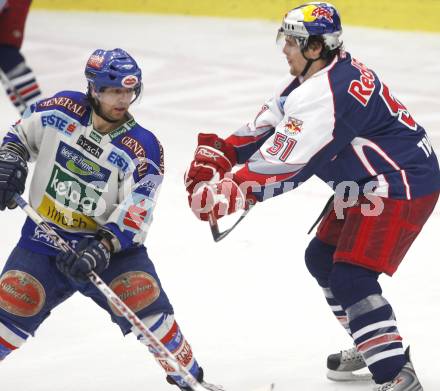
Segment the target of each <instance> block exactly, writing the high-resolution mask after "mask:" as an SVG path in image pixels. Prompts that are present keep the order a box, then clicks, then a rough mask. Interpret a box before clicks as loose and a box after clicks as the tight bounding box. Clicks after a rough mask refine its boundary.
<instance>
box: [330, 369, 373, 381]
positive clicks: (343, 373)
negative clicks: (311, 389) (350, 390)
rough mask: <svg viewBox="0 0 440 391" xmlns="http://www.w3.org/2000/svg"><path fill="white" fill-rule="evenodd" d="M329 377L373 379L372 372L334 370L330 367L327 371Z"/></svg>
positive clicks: (340, 379)
mask: <svg viewBox="0 0 440 391" xmlns="http://www.w3.org/2000/svg"><path fill="white" fill-rule="evenodd" d="M327 378H328V379H330V380H333V381H369V380H371V379H372V376H371V373H355V372H348V371H333V370H331V369H329V370H328V372H327Z"/></svg>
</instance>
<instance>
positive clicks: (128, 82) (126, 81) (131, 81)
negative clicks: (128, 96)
mask: <svg viewBox="0 0 440 391" xmlns="http://www.w3.org/2000/svg"><path fill="white" fill-rule="evenodd" d="M138 82H139V79H138V78H137V76H135V75H129V76H125V77H124V78H123V79H122V81H121V84H122V86H123V87H127V88H132V87H134V86H136V85H137V84H138Z"/></svg>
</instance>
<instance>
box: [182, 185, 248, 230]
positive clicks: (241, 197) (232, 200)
mask: <svg viewBox="0 0 440 391" xmlns="http://www.w3.org/2000/svg"><path fill="white" fill-rule="evenodd" d="M188 201H189V204H190V207H191V210H192V211H193V212H194V214H195V215H196V216H197V218H198V219H200V220H204V221H206V220H208V217H209V214H210V213H212V214H213V215H214V217H215V218H216V219H219V218H220V217H223V216H225V215H229V214H231V213H234V212H236V211H238V210H241V209H248V208H249V206H250V205H251V204H254V203H255V201H256V199H255V197H254V196H253V195H252V194H247V195H246V194H244V193H243V191H242V190H241V189H240V187H239V186H238V184H237V183H236V182H234V181H233V180H232V179H230V178H224V179H222V180H221V181H220V182H217V183H213V184H206V185H202V186H200V187H199V189H198V191H196V192H195V193H194V194H191V195H189V196H188Z"/></svg>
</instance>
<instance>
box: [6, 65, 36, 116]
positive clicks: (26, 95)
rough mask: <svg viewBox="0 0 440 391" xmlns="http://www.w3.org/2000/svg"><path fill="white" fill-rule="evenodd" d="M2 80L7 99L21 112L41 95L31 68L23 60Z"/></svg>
mask: <svg viewBox="0 0 440 391" xmlns="http://www.w3.org/2000/svg"><path fill="white" fill-rule="evenodd" d="M3 82H4V84H5V87H6V93H7V94H8V96H9V99H10V100H11V102H12V103H13V104H14V106H15V107H16V108H17V110H18V111H20V113H21V114H23V112H24V111H25V110H26V108H27V107H29V106H30V105H31V104H32V103H34V102H35V101H36V100H38V98H39V97H40V95H41V91H40V87H39V86H38V83H37V80H36V79H35V76H34V73H33V72H32V69H30V68H29V67H28V66H27V65H26V64H25V63H24V62H23V63H21V64H18V65H17V66H16V67H15V68H14V69H12V70H11V71H10V72H8V73H7V74H6V80H4V81H3Z"/></svg>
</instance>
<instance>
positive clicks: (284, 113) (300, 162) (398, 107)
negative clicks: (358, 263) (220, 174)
mask: <svg viewBox="0 0 440 391" xmlns="http://www.w3.org/2000/svg"><path fill="white" fill-rule="evenodd" d="M227 141H229V142H230V143H232V144H233V145H234V146H235V149H236V151H237V157H238V163H245V166H244V167H243V168H241V169H240V170H239V171H237V172H236V179H237V180H238V181H239V182H240V183H243V182H246V183H247V184H248V185H249V187H250V188H251V189H252V193H253V194H254V195H255V196H256V197H257V199H258V200H260V201H262V200H263V199H265V198H270V197H273V196H276V195H278V194H281V193H283V192H285V191H287V190H291V189H293V188H295V187H297V186H298V185H300V184H301V183H303V182H305V181H306V180H307V179H309V178H310V177H311V176H312V175H316V176H318V177H319V178H320V179H322V180H323V181H324V182H326V183H328V184H329V185H330V186H331V187H332V188H333V189H336V190H337V188H338V186H342V187H346V186H358V188H359V192H360V193H364V194H375V195H379V196H382V197H390V198H397V199H412V198H417V197H421V196H423V195H426V194H429V193H433V192H435V191H438V190H439V189H440V171H439V165H438V161H437V157H436V155H435V153H434V151H433V149H432V146H431V143H430V141H429V139H428V136H427V134H426V132H425V129H423V127H422V126H420V125H419V124H418V123H417V122H416V121H415V120H414V118H413V117H412V116H411V114H410V113H409V112H408V110H407V109H406V107H405V106H404V105H403V104H402V103H401V102H400V101H399V100H398V99H397V98H395V97H394V95H393V94H392V93H391V92H390V90H389V88H388V87H387V85H386V84H385V83H383V82H382V81H381V80H380V79H379V77H378V76H377V75H376V73H374V72H373V71H372V70H370V69H369V68H367V67H366V66H365V65H364V64H362V63H361V62H359V61H357V60H356V59H355V58H352V57H351V56H350V54H349V53H347V52H341V54H340V55H339V56H338V57H336V58H335V59H334V60H333V61H332V62H331V63H330V64H329V65H328V66H326V67H325V68H324V69H321V70H320V71H319V72H317V73H315V74H314V75H312V76H311V77H310V78H309V79H306V80H305V81H304V82H303V83H300V81H299V79H298V78H295V77H292V76H289V78H288V80H287V81H285V82H283V84H282V87H281V88H280V89H279V91H278V92H277V94H276V95H275V96H274V97H272V98H271V99H269V100H268V101H266V103H265V104H264V105H263V107H262V108H261V110H260V112H259V113H258V115H257V116H256V118H255V119H254V120H253V121H252V122H250V123H248V124H247V125H246V126H244V127H242V128H240V129H239V130H238V131H236V132H235V133H234V134H232V135H231V136H230V137H228V139H227ZM342 192H343V189H342Z"/></svg>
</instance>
